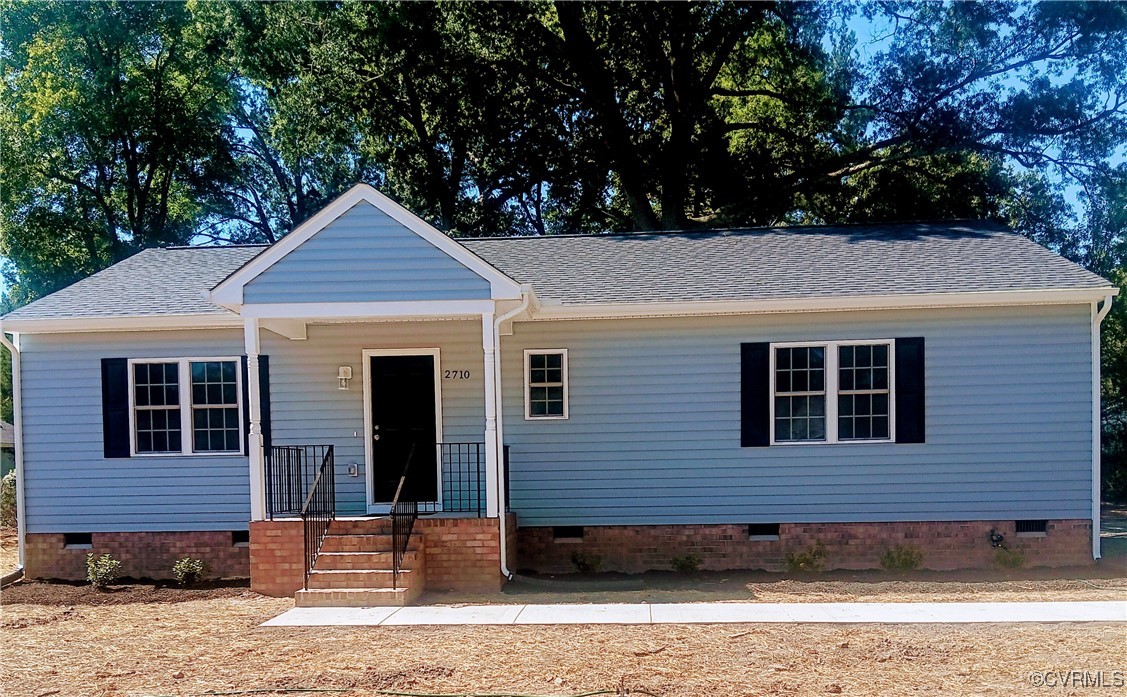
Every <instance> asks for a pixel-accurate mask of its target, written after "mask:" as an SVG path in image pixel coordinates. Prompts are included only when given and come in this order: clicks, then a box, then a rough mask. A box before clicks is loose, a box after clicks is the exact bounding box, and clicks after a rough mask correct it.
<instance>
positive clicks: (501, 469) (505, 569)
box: [493, 285, 532, 580]
mask: <svg viewBox="0 0 1127 697" xmlns="http://www.w3.org/2000/svg"><path fill="white" fill-rule="evenodd" d="M531 294H532V287H531V286H528V285H522V286H521V287H520V297H521V303H520V305H519V306H517V307H516V308H515V309H513V310H510V311H509V312H506V313H505V314H503V315H500V316H498V317H497V318H496V319H495V320H493V355H494V356H495V359H494V362H493V384H494V389H493V398H494V399H495V400H496V402H497V406H496V409H494V411H495V412H496V414H497V430H496V431H495V433H496V434H497V454H498V456H499V457H498V458H497V502H498V515H497V527H498V528H499V530H500V538H499V539H500V544H501V549H500V553H501V574H502V575H503V576H504V577H505V578H506V579H509V580H512V578H513V572H512V571H509V559H508V556H509V555H508V554H507V551H506V550H507V547H508V541H507V538H508V529H507V528H508V512H507V511H506V510H505V427H504V424H505V417H504V416H503V413H504V410H503V408H502V405H503V404H504V400H503V399H502V398H501V325H502V324H503V323H504V322H507V321H508V320H510V319H512V318H513V317H516V316H517V315H519V314H520V313H522V312H524V311H525V310H527V309H528V304H529V302H530V298H531Z"/></svg>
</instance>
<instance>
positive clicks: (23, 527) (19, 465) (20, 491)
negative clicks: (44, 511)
mask: <svg viewBox="0 0 1127 697" xmlns="http://www.w3.org/2000/svg"><path fill="white" fill-rule="evenodd" d="M13 337H14V338H15V341H14V342H13V341H10V340H9V339H8V336H7V335H6V334H5V333H4V330H3V327H0V345H2V346H4V347H5V348H6V349H8V351H10V352H11V353H12V421H13V422H14V423H13V424H12V427H13V428H14V429H15V432H16V542H17V545H18V548H19V566H18V567H17V570H19V571H22V570H23V569H24V564H25V562H24V538H25V537H27V506H26V505H25V503H24V476H23V411H22V407H23V390H22V389H21V387H20V377H21V370H20V349H19V347H18V344H19V335H18V334H14V335H13Z"/></svg>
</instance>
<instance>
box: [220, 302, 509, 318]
mask: <svg viewBox="0 0 1127 697" xmlns="http://www.w3.org/2000/svg"><path fill="white" fill-rule="evenodd" d="M493 311H494V301H492V300H411V301H403V302H356V303H261V304H255V305H243V308H242V316H243V317H246V318H250V319H305V320H322V319H325V320H333V319H388V318H414V317H422V318H425V317H435V318H445V317H473V316H477V315H481V314H482V313H486V312H493Z"/></svg>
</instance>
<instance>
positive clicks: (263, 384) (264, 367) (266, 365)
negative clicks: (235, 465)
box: [258, 356, 270, 453]
mask: <svg viewBox="0 0 1127 697" xmlns="http://www.w3.org/2000/svg"><path fill="white" fill-rule="evenodd" d="M258 395H259V396H258V401H259V402H260V403H261V404H260V405H259V406H260V410H261V412H262V447H263V448H265V450H266V452H267V453H269V452H270V356H259V357H258Z"/></svg>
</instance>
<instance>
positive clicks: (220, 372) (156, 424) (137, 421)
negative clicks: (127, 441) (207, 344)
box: [129, 358, 243, 455]
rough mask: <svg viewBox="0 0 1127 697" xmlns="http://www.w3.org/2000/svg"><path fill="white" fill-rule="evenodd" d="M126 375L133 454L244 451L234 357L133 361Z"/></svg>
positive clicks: (239, 386)
mask: <svg viewBox="0 0 1127 697" xmlns="http://www.w3.org/2000/svg"><path fill="white" fill-rule="evenodd" d="M129 375H130V380H131V385H130V391H129V395H130V400H131V404H130V407H131V409H130V413H131V415H132V419H133V454H134V455H173V454H174V455H190V454H205V453H238V452H242V439H243V428H242V402H241V394H242V378H241V375H240V374H239V369H238V360H237V359H228V358H223V359H199V360H196V359H187V358H182V359H171V360H161V361H141V360H135V361H130V372H129ZM182 385H187V389H181V386H182ZM185 433H187V434H189V436H188V437H187V438H185V437H184V434H185Z"/></svg>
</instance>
